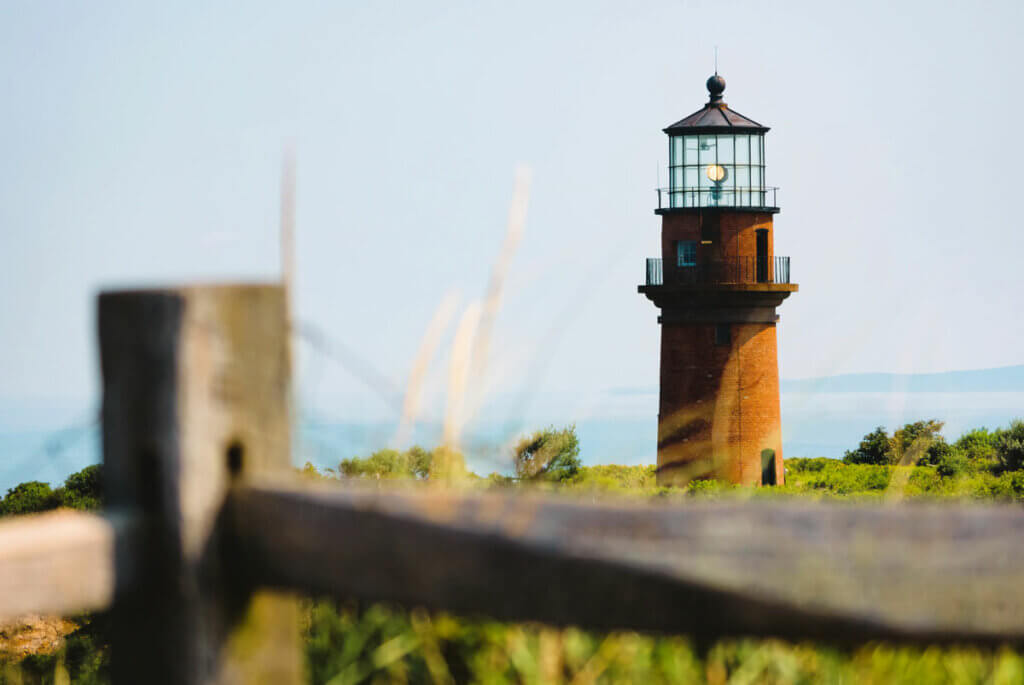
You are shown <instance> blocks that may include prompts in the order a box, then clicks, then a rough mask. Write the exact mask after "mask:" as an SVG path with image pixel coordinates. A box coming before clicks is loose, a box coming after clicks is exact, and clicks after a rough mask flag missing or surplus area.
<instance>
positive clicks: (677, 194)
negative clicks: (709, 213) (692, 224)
mask: <svg viewBox="0 0 1024 685" xmlns="http://www.w3.org/2000/svg"><path fill="white" fill-rule="evenodd" d="M778 190H779V189H778V188H776V187H773V186H766V187H764V188H754V189H748V188H658V189H657V191H658V209H685V208H687V207H749V208H764V209H775V208H776V207H778V206H779V205H778V197H777V195H778Z"/></svg>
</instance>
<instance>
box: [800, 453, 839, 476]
mask: <svg viewBox="0 0 1024 685" xmlns="http://www.w3.org/2000/svg"><path fill="white" fill-rule="evenodd" d="M837 464H842V462H841V461H839V460H838V459H829V458H828V457H814V458H800V457H794V458H793V459H787V460H786V470H787V471H789V472H792V473H820V472H821V471H824V470H825V469H826V468H829V467H830V466H834V465H837Z"/></svg>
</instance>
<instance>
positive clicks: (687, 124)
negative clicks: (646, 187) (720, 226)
mask: <svg viewBox="0 0 1024 685" xmlns="http://www.w3.org/2000/svg"><path fill="white" fill-rule="evenodd" d="M707 88H708V93H709V96H710V97H709V100H708V103H707V104H706V105H704V107H703V108H701V109H700V110H698V111H696V112H694V113H693V114H691V115H689V116H688V117H685V118H684V119H681V120H680V121H677V122H676V123H674V124H672V125H671V126H669V127H668V128H666V129H664V131H665V133H667V134H668V137H669V152H668V155H669V156H668V158H669V186H668V188H660V189H659V190H658V198H659V202H658V207H659V209H662V210H664V209H684V208H701V207H737V208H743V207H747V208H752V209H765V208H774V207H775V206H776V200H775V190H776V189H775V188H771V187H768V186H767V184H766V182H765V164H764V159H765V156H764V134H765V133H766V132H767V131H768V127H767V126H762V125H761V124H759V123H757V122H756V121H754V120H753V119H750V118H748V117H745V116H743V115H742V114H740V113H739V112H736V111H735V110H732V109H730V108H729V106H728V105H726V103H725V102H724V101H723V100H722V93H723V92H724V91H725V79H723V78H722V77H721V76H719V75H718V74H715V75H714V76H712V77H711V78H709V79H708V80H707Z"/></svg>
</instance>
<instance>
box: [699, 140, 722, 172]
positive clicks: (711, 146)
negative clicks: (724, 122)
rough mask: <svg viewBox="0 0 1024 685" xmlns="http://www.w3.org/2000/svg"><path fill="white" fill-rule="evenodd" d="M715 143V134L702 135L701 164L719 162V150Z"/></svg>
mask: <svg viewBox="0 0 1024 685" xmlns="http://www.w3.org/2000/svg"><path fill="white" fill-rule="evenodd" d="M716 147H717V146H716V145H715V137H714V136H701V137H700V164H701V166H707V165H708V164H717V163H718V157H717V150H716Z"/></svg>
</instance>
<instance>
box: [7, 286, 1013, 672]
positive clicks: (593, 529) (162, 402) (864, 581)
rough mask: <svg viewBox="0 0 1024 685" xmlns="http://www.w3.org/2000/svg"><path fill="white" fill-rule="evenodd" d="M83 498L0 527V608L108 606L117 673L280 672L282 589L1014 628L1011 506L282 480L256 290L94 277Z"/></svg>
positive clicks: (719, 630)
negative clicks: (98, 434)
mask: <svg viewBox="0 0 1024 685" xmlns="http://www.w3.org/2000/svg"><path fill="white" fill-rule="evenodd" d="M99 334H100V350H101V363H102V371H103V446H104V447H103V449H104V463H105V467H104V478H105V482H106V488H107V508H106V512H105V513H104V514H103V515H91V514H83V513H73V512H56V513H51V514H45V515H39V516H32V517H25V518H23V519H11V520H8V521H6V522H3V523H0V616H12V615H17V614H20V613H25V612H29V611H32V612H50V613H63V614H67V613H73V612H79V611H84V610H94V609H102V608H108V607H109V608H112V611H113V625H114V634H113V636H112V640H113V644H112V657H113V669H114V678H115V680H116V682H117V683H142V682H146V683H294V682H298V681H299V680H300V679H301V677H302V668H301V651H300V649H299V644H298V638H299V636H298V630H299V621H298V616H297V607H296V602H295V599H294V597H293V595H290V594H287V593H293V592H301V593H317V594H321V593H326V594H333V595H336V596H339V597H354V598H361V599H368V600H390V601H398V602H404V603H407V604H412V605H422V606H426V607H431V608H436V609H447V610H451V611H456V612H471V613H483V614H487V615H491V616H494V617H497V618H501V619H509V620H537V621H545V622H550V623H555V624H575V625H580V626H584V627H590V628H609V629H611V628H626V629H637V630H651V631H668V632H685V633H689V634H691V635H693V636H695V637H696V638H697V639H698V640H705V641H706V640H711V639H715V638H718V637H722V636H730V635H749V636H779V637H787V638H810V639H816V640H824V641H832V642H846V643H855V642H863V641H866V640H874V639H887V640H899V641H911V642H972V643H980V644H997V643H1002V642H1017V641H1020V640H1021V639H1022V638H1024V545H1021V544H1020V542H1021V541H1022V540H1024V511H1022V510H1021V509H1019V508H1016V507H1008V506H1005V507H995V506H985V507H982V506H972V507H968V506H959V505H944V506H936V505H886V506H876V507H866V506H853V505H836V504H820V503H804V502H782V503H780V502H774V503H771V502H753V501H749V502H732V503H728V502H727V503H706V504H697V503H694V504H688V505H685V506H681V505H671V504H657V503H651V502H647V503H595V502H587V501H584V500H581V499H574V498H572V497H569V496H560V497H550V496H542V495H538V494H529V493H526V494H523V493H509V494H504V493H494V492H487V493H480V492H465V491H458V490H450V489H442V488H438V487H425V486H424V487H411V486H408V487H404V488H396V489H380V488H367V487H359V486H340V485H333V486H331V487H327V486H326V485H322V484H312V483H309V482H300V481H298V480H296V478H295V477H294V476H293V469H292V467H291V460H290V442H291V437H290V416H291V412H292V408H291V407H290V406H289V398H290V397H291V392H290V388H289V383H290V351H289V341H288V327H287V325H286V321H285V300H284V295H283V292H282V290H281V289H280V288H278V287H274V286H259V285H254V286H219V287H202V288H182V289H176V290H161V291H141V292H117V293H109V294H104V295H101V297H100V302H99Z"/></svg>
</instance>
